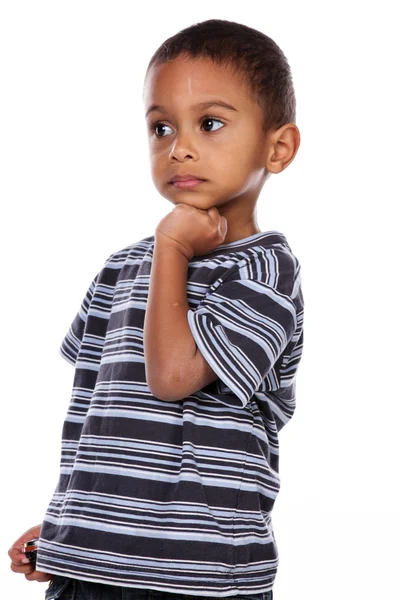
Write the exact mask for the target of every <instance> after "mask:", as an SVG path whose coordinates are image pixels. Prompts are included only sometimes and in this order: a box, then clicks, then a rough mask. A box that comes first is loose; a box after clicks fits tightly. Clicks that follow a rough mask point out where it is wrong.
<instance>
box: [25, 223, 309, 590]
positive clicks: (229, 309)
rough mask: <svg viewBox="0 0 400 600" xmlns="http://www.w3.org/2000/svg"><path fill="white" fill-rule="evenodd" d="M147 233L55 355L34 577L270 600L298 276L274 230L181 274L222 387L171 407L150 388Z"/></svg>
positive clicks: (124, 253) (110, 267) (115, 262)
mask: <svg viewBox="0 0 400 600" xmlns="http://www.w3.org/2000/svg"><path fill="white" fill-rule="evenodd" d="M153 250H154V236H152V237H148V238H145V239H143V240H141V241H139V242H137V243H134V244H132V245H130V246H128V247H127V248H124V249H123V250H121V251H119V252H116V253H114V254H112V255H111V256H110V257H109V258H108V260H107V261H106V263H105V264H104V266H103V268H102V270H101V271H100V272H99V273H98V275H97V276H96V277H95V278H94V280H93V281H92V283H91V285H90V287H89V289H88V291H87V293H86V295H85V297H84V299H83V302H82V305H81V308H80V310H79V312H78V314H77V315H76V317H75V319H74V321H73V322H72V325H71V328H70V329H69V331H68V333H67V335H66V337H65V339H64V340H63V342H62V345H61V350H60V351H61V353H62V355H63V357H64V358H66V359H67V360H68V361H69V362H71V363H72V364H73V365H75V378H74V383H73V390H72V398H71V402H70V406H69V410H68V413H67V416H66V419H65V423H64V427H63V434H62V457H61V472H60V478H59V482H58V485H57V487H56V490H55V492H54V495H53V497H52V499H51V501H50V504H49V507H48V509H47V512H46V515H45V517H44V521H43V525H42V531H41V539H40V548H39V551H38V557H37V569H38V570H40V571H45V572H49V573H54V574H58V575H63V576H65V577H73V578H77V579H84V580H89V581H94V582H102V583H109V584H113V585H120V586H124V587H137V588H147V589H154V590H164V591H166V592H174V593H182V594H187V595H202V596H216V597H224V596H235V595H241V594H254V593H260V592H264V591H268V590H271V589H272V587H273V583H274V579H275V576H276V572H277V566H278V551H277V545H276V541H275V536H274V531H273V526H272V521H271V512H272V509H273V506H274V502H275V499H276V497H277V494H278V492H279V488H280V478H279V475H278V466H279V460H278V459H279V443H278V431H279V430H280V429H281V428H282V427H283V426H284V425H285V424H286V423H287V422H288V421H289V420H290V418H291V417H292V415H293V413H294V410H295V374H296V370H297V367H298V363H299V360H300V356H301V353H302V343H303V296H302V291H301V284H300V266H299V262H298V260H297V258H296V257H295V256H294V255H293V254H292V252H291V250H290V247H289V246H288V243H287V241H286V238H285V237H284V236H283V235H282V234H281V233H279V232H277V231H269V232H262V233H256V234H254V235H252V236H250V237H247V238H244V239H241V240H238V241H235V242H231V243H228V244H223V245H221V246H219V247H218V248H216V249H215V250H214V251H212V252H210V253H208V254H205V255H203V256H195V257H193V258H192V260H191V261H190V262H189V265H188V279H187V298H188V304H189V311H188V313H187V318H188V323H189V326H190V329H191V332H192V334H193V338H194V340H195V342H196V344H197V346H198V348H199V350H200V351H201V353H202V354H203V356H204V358H205V359H206V361H207V362H208V363H209V365H210V367H211V368H212V369H213V370H214V371H215V373H216V374H217V375H218V379H217V380H216V381H214V382H212V383H211V384H210V385H207V386H206V387H204V388H203V389H201V390H199V391H198V392H196V393H193V394H191V395H190V396H188V397H186V398H184V399H182V400H179V401H171V402H167V401H164V400H159V399H158V398H156V397H155V396H153V395H152V393H151V391H150V389H149V387H148V386H147V383H146V377H145V361H144V350H143V326H144V317H145V311H146V303H147V298H148V290H149V280H150V270H151V264H152V257H153Z"/></svg>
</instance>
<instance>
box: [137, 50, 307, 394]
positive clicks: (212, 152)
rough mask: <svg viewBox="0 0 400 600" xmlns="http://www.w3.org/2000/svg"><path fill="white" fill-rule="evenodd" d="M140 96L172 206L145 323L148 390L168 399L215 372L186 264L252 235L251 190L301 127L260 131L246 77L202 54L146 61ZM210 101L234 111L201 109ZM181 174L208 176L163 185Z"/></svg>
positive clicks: (155, 164)
mask: <svg viewBox="0 0 400 600" xmlns="http://www.w3.org/2000/svg"><path fill="white" fill-rule="evenodd" d="M143 99H144V105H145V113H146V118H147V124H148V131H149V150H150V164H151V174H152V179H153V182H154V185H155V187H156V189H157V190H158V192H159V193H160V194H161V195H162V196H163V197H165V198H166V199H167V200H169V201H170V202H171V203H172V204H174V209H173V210H172V211H171V212H170V213H169V214H167V215H166V217H164V218H163V219H162V220H161V221H160V223H159V224H158V226H157V228H156V231H155V236H154V237H155V246H154V255H153V263H152V270H151V277H150V289H149V297H148V303H147V309H146V316H145V324H144V354H145V367H146V380H147V384H148V386H149V388H150V390H151V392H152V394H153V395H154V396H156V397H157V398H159V399H161V400H166V401H170V402H171V401H179V400H182V399H183V398H185V397H187V396H188V395H190V394H192V393H194V392H196V391H198V390H199V389H201V388H203V387H205V386H206V385H208V384H209V383H211V382H212V381H214V380H215V379H217V375H216V374H215V373H214V371H213V370H212V369H211V368H210V366H209V365H208V363H207V362H206V360H205V359H204V357H203V356H202V354H201V353H200V351H199V350H198V348H197V346H196V343H195V341H194V339H193V336H192V334H191V331H190V328H189V325H188V322H187V312H188V310H189V304H188V301H187V295H186V282H187V271H188V262H189V261H190V260H191V259H192V258H193V257H194V256H199V255H203V254H207V253H208V252H210V251H212V250H214V249H215V248H217V247H218V246H219V245H221V244H222V243H230V242H233V241H236V240H240V239H242V238H245V237H248V236H250V235H253V234H255V233H258V232H260V229H259V227H258V225H257V222H256V218H255V205H256V201H257V198H258V196H259V193H260V191H261V189H262V187H263V185H264V183H265V182H266V180H267V179H268V177H269V176H270V174H271V173H279V172H281V171H282V170H283V169H285V168H286V167H287V166H288V165H289V164H290V162H291V161H292V160H293V159H294V157H295V155H296V152H297V150H298V147H299V144H300V133H299V130H298V128H297V127H296V125H295V124H293V123H288V124H286V125H284V126H282V127H280V128H279V129H272V130H270V131H268V132H266V133H264V132H263V131H262V121H263V114H262V111H261V108H260V107H259V106H258V104H257V103H256V102H255V101H254V100H253V99H252V97H251V96H250V94H249V90H248V88H247V86H246V85H245V83H244V82H243V81H242V80H241V79H240V78H239V77H238V76H237V75H234V74H233V73H232V72H231V71H230V70H229V69H227V68H226V67H222V66H219V65H216V64H214V63H213V62H212V61H210V60H208V59H196V60H191V59H188V58H187V57H183V56H181V57H178V58H176V59H175V60H173V61H169V62H167V63H164V64H161V65H155V66H153V67H151V68H150V69H149V71H148V74H147V77H146V80H145V85H144V92H143ZM212 100H218V101H219V102H221V101H222V102H225V103H227V104H229V105H230V106H232V107H233V109H234V110H232V109H228V108H224V107H220V106H212V107H209V108H207V110H205V109H204V108H199V106H198V105H199V103H204V102H210V101H212ZM154 106H157V107H158V108H157V109H153V108H154ZM211 117H212V119H214V120H211V121H210V118H211ZM188 173H189V174H192V175H195V176H197V177H199V178H202V179H203V178H204V179H206V181H205V182H204V183H201V184H199V185H198V186H196V187H194V188H190V189H178V188H176V187H175V186H173V185H172V184H171V183H170V179H171V177H173V176H174V175H176V174H188Z"/></svg>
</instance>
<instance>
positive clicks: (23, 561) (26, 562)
mask: <svg viewBox="0 0 400 600" xmlns="http://www.w3.org/2000/svg"><path fill="white" fill-rule="evenodd" d="M21 562H22V563H24V565H27V564H28V563H30V562H31V561H30V560H29V558H23V559H22V560H21Z"/></svg>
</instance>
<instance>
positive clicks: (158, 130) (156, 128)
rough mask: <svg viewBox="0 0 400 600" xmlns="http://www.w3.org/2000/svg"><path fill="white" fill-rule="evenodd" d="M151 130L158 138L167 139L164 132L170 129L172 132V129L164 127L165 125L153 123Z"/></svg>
mask: <svg viewBox="0 0 400 600" xmlns="http://www.w3.org/2000/svg"><path fill="white" fill-rule="evenodd" d="M149 129H150V131H151V132H153V133H155V135H156V137H158V138H160V137H165V135H163V131H165V129H170V130H171V131H172V129H171V127H168V125H164V123H151V124H150V127H149ZM169 135H170V134H169Z"/></svg>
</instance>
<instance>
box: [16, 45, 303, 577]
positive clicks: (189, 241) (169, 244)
mask: <svg viewBox="0 0 400 600" xmlns="http://www.w3.org/2000/svg"><path fill="white" fill-rule="evenodd" d="M143 99H144V105H145V111H147V110H148V109H149V108H150V107H151V106H152V105H154V104H157V105H159V106H163V107H164V108H163V109H162V110H161V109H158V110H157V111H152V112H151V113H150V114H149V116H148V117H147V121H148V123H149V122H150V120H152V121H158V122H159V123H162V124H163V125H165V126H166V127H162V126H161V127H159V128H157V130H156V131H157V133H158V135H160V134H161V135H160V137H159V138H158V137H157V136H156V135H155V131H154V130H150V129H149V150H150V163H151V174H152V178H153V181H154V185H155V187H156V189H157V190H158V192H159V193H160V194H161V195H162V196H163V197H164V198H166V199H167V200H168V201H169V202H171V203H172V204H173V205H174V209H173V210H172V211H171V212H170V213H169V214H167V215H166V217H164V218H163V219H162V220H161V221H160V223H159V224H158V226H157V228H156V231H155V236H154V238H155V245H154V255H153V263H152V269H151V277H150V289H149V298H148V304H147V309H146V317H145V324H144V354H145V365H146V378H147V383H148V386H149V388H150V390H151V392H152V394H153V395H154V396H156V397H157V398H159V399H161V400H165V401H168V402H174V401H179V400H181V399H182V398H185V397H187V396H188V395H190V394H191V393H193V392H196V391H198V390H199V389H202V388H203V387H205V386H206V385H208V384H209V383H211V382H212V381H214V380H215V379H217V375H216V374H215V373H214V372H213V371H212V369H211V368H210V367H209V365H208V363H207V362H206V361H205V359H204V358H203V356H202V355H201V353H200V352H199V350H198V348H197V346H196V344H195V342H194V339H193V336H192V334H191V331H190V329H189V325H188V323H187V312H188V310H189V305H188V301H187V295H186V282H187V270H188V263H189V261H190V260H191V259H192V258H193V257H194V256H199V255H204V254H207V253H208V252H211V251H212V250H214V249H215V248H217V247H218V246H219V245H221V244H222V243H230V242H234V241H236V240H240V239H243V238H245V237H248V236H250V235H253V234H255V233H258V232H260V228H259V227H258V224H257V220H256V214H255V207H256V202H257V199H258V196H259V194H260V192H261V189H262V187H263V185H264V183H265V182H266V181H267V179H268V178H269V176H270V175H271V173H280V172H281V171H283V170H284V169H286V167H287V166H288V165H289V164H290V163H291V162H292V160H293V159H294V157H295V155H296V153H297V150H298V147H299V144H300V133H299V130H298V128H297V127H296V125H295V124H294V123H287V124H285V125H283V126H282V127H280V128H279V129H271V130H269V131H268V132H266V133H263V132H262V128H261V123H262V118H263V115H262V112H261V109H260V107H259V106H258V104H257V103H255V101H254V100H253V99H252V98H251V96H250V94H249V91H248V89H247V87H246V85H245V83H244V82H243V81H241V79H239V78H238V77H237V76H235V75H234V74H233V73H231V71H230V70H229V69H228V68H226V67H221V66H218V65H215V64H214V63H213V62H212V61H210V60H208V59H196V60H191V59H188V58H185V57H183V56H180V57H178V58H176V59H175V60H173V61H170V62H168V63H166V64H163V65H157V66H153V67H151V68H150V70H149V72H148V74H147V77H146V80H145V85H144V93H143ZM211 100H219V101H223V102H225V103H227V104H229V105H231V106H233V107H234V108H235V109H236V110H228V109H227V108H222V107H216V106H213V107H210V108H208V109H206V110H204V109H203V110H202V109H200V108H199V107H198V106H196V105H197V104H199V103H200V102H209V101H211ZM193 105H194V108H193ZM206 117H209V118H210V117H212V118H213V119H217V121H211V122H210V121H206V120H205V118H206ZM186 173H190V174H193V175H196V176H198V177H200V178H202V179H206V180H207V181H206V182H204V183H202V184H200V185H198V186H196V187H195V188H191V189H178V188H176V187H174V186H173V185H171V184H170V183H168V182H169V179H170V178H171V177H173V176H174V175H176V174H186ZM40 528H41V526H40V525H37V526H35V527H32V528H31V529H29V530H28V531H26V532H25V533H24V534H22V536H20V537H19V538H18V539H17V540H16V541H15V542H14V543H13V545H12V546H11V548H10V550H9V553H8V554H9V557H10V559H11V569H12V570H13V571H14V572H16V573H21V574H23V575H25V577H26V579H28V580H29V581H49V580H50V579H51V575H50V574H48V573H42V572H39V571H36V570H35V569H34V568H33V567H32V565H29V564H24V563H23V559H24V555H23V554H22V553H21V544H22V543H23V542H26V541H28V540H29V539H31V538H33V537H38V536H39V533H40Z"/></svg>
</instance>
